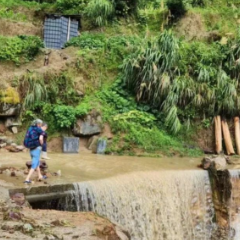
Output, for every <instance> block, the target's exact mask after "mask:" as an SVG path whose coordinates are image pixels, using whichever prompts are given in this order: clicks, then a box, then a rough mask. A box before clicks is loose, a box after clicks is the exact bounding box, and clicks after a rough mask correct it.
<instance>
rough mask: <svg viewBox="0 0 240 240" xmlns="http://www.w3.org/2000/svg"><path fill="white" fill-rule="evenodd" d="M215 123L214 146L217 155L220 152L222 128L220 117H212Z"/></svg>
mask: <svg viewBox="0 0 240 240" xmlns="http://www.w3.org/2000/svg"><path fill="white" fill-rule="evenodd" d="M214 123H215V144H216V153H217V154H219V153H221V152H222V128H221V117H220V116H216V117H214Z"/></svg>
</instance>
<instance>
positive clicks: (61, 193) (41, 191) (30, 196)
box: [9, 184, 74, 204]
mask: <svg viewBox="0 0 240 240" xmlns="http://www.w3.org/2000/svg"><path fill="white" fill-rule="evenodd" d="M72 190H74V186H73V184H58V185H50V186H49V185H48V186H38V187H28V188H15V189H9V195H10V196H12V195H14V194H15V193H23V194H24V196H25V198H26V200H27V201H28V202H29V203H30V204H31V203H35V202H40V201H49V200H54V199H60V198H63V197H66V196H68V195H69V194H71V192H72Z"/></svg>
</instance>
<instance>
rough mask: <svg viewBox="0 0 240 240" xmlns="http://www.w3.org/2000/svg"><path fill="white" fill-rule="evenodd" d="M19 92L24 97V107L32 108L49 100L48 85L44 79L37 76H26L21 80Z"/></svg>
mask: <svg viewBox="0 0 240 240" xmlns="http://www.w3.org/2000/svg"><path fill="white" fill-rule="evenodd" d="M19 91H20V93H21V95H22V98H23V99H24V101H23V107H24V108H25V109H26V108H31V107H33V106H34V105H35V104H36V103H39V102H40V101H46V100H47V99H48V94H47V89H46V85H45V83H44V80H43V79H42V78H39V77H37V76H35V75H26V76H24V77H22V79H20V84H19Z"/></svg>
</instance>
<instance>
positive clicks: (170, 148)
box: [0, 0, 240, 155]
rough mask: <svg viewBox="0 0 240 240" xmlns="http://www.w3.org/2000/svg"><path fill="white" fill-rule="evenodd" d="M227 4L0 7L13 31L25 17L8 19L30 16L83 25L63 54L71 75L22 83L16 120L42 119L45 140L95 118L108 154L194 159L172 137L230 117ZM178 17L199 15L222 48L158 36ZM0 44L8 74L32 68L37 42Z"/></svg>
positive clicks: (234, 79)
mask: <svg viewBox="0 0 240 240" xmlns="http://www.w3.org/2000/svg"><path fill="white" fill-rule="evenodd" d="M235 4H236V3H235V2H232V1H227V0H226V1H225V0H213V1H205V0H186V1H185V0H184V1H182V0H166V1H161V0H151V1H146V0H134V1H129V0H111V1H110V0H43V1H22V0H16V1H12V0H9V1H6V0H0V6H1V9H3V10H0V17H2V18H9V19H12V20H21V21H22V20H24V19H25V15H24V14H21V13H19V14H15V13H16V9H17V8H18V7H19V6H24V8H28V9H30V8H31V6H32V7H33V8H34V11H36V13H37V14H39V16H41V14H42V12H41V11H44V13H45V12H58V13H64V14H81V15H82V19H83V22H84V23H85V21H86V22H87V23H88V24H89V23H90V26H89V29H90V32H81V35H80V36H79V37H76V38H72V39H71V40H70V41H69V42H68V43H67V44H66V46H65V47H66V48H68V47H70V46H71V47H75V48H76V54H77V58H78V59H77V61H76V63H75V65H74V66H73V65H72V66H71V67H70V68H71V71H67V72H63V73H61V74H56V75H55V74H43V75H34V74H27V75H26V76H24V77H22V78H20V79H19V80H18V82H17V84H16V85H17V86H18V90H19V92H20V95H21V96H20V99H21V101H22V104H23V109H24V110H25V114H24V115H23V119H24V120H25V121H26V122H27V121H30V120H32V118H35V117H41V118H44V120H46V121H47V122H48V123H49V126H50V129H49V131H50V133H51V134H53V133H55V132H58V131H65V130H69V129H71V128H72V126H73V124H74V122H75V121H76V119H77V118H78V117H84V116H85V115H86V114H87V113H88V112H89V111H90V110H92V109H93V108H97V109H98V110H101V112H102V115H103V116H102V117H103V120H104V121H105V122H108V123H109V124H110V125H111V128H112V131H113V132H114V139H113V141H112V144H111V145H110V146H109V148H108V152H114V153H119V154H123V153H129V152H131V153H134V152H135V149H136V148H138V149H139V148H140V152H141V151H146V152H151V153H155V152H156V153H159V154H160V153H161V152H164V153H166V154H169V155H173V154H180V155H185V154H188V155H197V154H199V150H197V149H193V150H189V149H186V147H184V145H187V144H188V142H187V141H188V140H189V139H188V138H185V139H184V138H183V137H182V136H183V134H182V132H181V131H180V130H181V127H182V126H183V125H184V127H185V128H187V127H189V125H190V123H191V121H192V122H193V121H195V120H196V119H200V122H202V125H203V127H205V128H207V127H209V125H210V123H211V118H212V117H213V116H215V115H216V114H221V115H224V116H225V117H232V116H235V115H238V113H239V110H240V95H239V90H240V89H239V77H240V76H239V70H240V69H239V66H240V65H239V64H240V63H239V62H240V61H239V58H240V36H236V32H237V31H236V26H237V22H238V21H239V20H238V19H239V18H240V12H239V9H238V8H237V7H236V6H237V5H235ZM45 10H46V11H45ZM187 11H191V12H195V13H198V14H200V15H201V17H202V18H203V19H204V24H205V26H204V27H206V29H207V30H209V31H217V33H218V35H219V36H220V37H219V38H221V36H223V39H222V40H221V41H216V40H211V41H209V42H205V41H200V40H198V41H196V40H194V41H191V42H186V41H184V40H183V39H177V38H176V37H175V36H174V33H173V32H174V31H171V30H168V31H163V29H166V28H173V29H174V23H175V21H178V19H179V18H181V17H183V16H184V14H185V13H186V12H187ZM37 14H36V15H37ZM123 18H124V20H123ZM171 24H173V25H171ZM84 27H85V26H84ZM93 28H94V31H92V29H93ZM119 29H121V30H122V31H118V30H119ZM229 32H230V33H229ZM133 33H136V34H133ZM226 33H227V34H226ZM223 40H224V41H223ZM0 43H1V46H0V61H10V62H14V63H15V64H17V65H19V64H21V63H23V62H27V61H31V60H33V59H34V57H35V56H36V54H37V53H38V51H39V49H40V48H41V47H42V46H43V43H42V41H41V40H40V39H39V38H36V37H26V36H18V37H11V38H10V37H0ZM113 81H114V84H113ZM79 86H80V87H79ZM79 92H80V93H79ZM84 94H85V97H83V95H84ZM1 97H2V98H6V94H5V95H4V94H2V95H1ZM20 99H19V100H20ZM7 100H9V99H5V101H7ZM9 101H10V100H9ZM11 101H12V100H11ZM176 133H178V135H176ZM174 134H175V135H174ZM183 140H186V142H185V143H184V141H183ZM136 152H137V151H136Z"/></svg>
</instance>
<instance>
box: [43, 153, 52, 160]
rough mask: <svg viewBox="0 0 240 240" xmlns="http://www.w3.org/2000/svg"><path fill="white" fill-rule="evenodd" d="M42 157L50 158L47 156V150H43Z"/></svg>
mask: <svg viewBox="0 0 240 240" xmlns="http://www.w3.org/2000/svg"><path fill="white" fill-rule="evenodd" d="M42 159H50V158H49V157H48V156H47V152H42Z"/></svg>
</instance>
